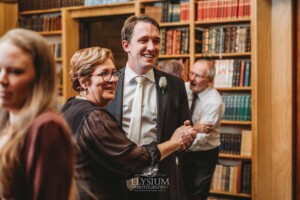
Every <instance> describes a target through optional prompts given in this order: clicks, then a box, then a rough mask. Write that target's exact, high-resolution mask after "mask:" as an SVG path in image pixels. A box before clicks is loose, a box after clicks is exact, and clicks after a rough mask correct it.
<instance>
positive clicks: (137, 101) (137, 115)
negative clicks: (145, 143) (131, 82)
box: [128, 76, 145, 146]
mask: <svg viewBox="0 0 300 200" xmlns="http://www.w3.org/2000/svg"><path fill="white" fill-rule="evenodd" d="M135 81H136V82H137V88H136V90H135V93H134V98H133V103H132V110H131V120H130V128H129V133H128V138H129V139H130V140H131V141H133V142H134V143H136V145H137V146H140V136H141V118H142V102H143V83H144V81H145V77H142V76H137V77H135Z"/></svg>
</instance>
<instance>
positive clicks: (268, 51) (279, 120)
mask: <svg viewBox="0 0 300 200" xmlns="http://www.w3.org/2000/svg"><path fill="white" fill-rule="evenodd" d="M292 3H293V2H292V0H256V4H257V6H256V9H257V10H256V12H255V14H256V32H257V34H256V44H257V48H256V50H257V51H256V52H254V54H256V55H255V56H256V61H257V67H256V68H257V79H256V81H257V84H256V85H257V89H256V90H257V128H256V129H257V137H256V142H257V143H256V144H257V151H256V152H257V153H256V157H257V159H256V161H257V162H256V169H257V176H256V177H257V180H256V189H257V191H256V192H255V194H254V197H255V199H257V200H260V199H272V200H290V199H292V180H293V175H292V160H293V159H292V144H293V141H292V139H293V137H292V136H293V131H294V130H293V118H292V117H293V80H292V77H293V76H292V71H293V64H292V46H293V44H292V43H293V42H292Z"/></svg>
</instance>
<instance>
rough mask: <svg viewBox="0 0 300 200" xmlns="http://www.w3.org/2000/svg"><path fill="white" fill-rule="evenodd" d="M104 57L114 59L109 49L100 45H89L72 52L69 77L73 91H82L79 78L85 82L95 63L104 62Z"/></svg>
mask: <svg viewBox="0 0 300 200" xmlns="http://www.w3.org/2000/svg"><path fill="white" fill-rule="evenodd" d="M106 59H111V60H112V61H113V63H114V62H115V61H114V58H113V54H112V52H111V50H109V49H106V48H101V47H90V48H85V49H80V50H78V51H76V52H75V53H74V55H73V56H72V58H71V61H70V66H71V67H70V77H71V81H72V87H73V89H74V90H75V91H77V92H80V91H83V90H84V88H82V86H81V85H80V79H82V80H83V82H86V81H88V80H89V78H90V77H91V74H92V73H93V72H94V70H95V68H96V66H97V65H100V64H102V63H103V62H105V60H106Z"/></svg>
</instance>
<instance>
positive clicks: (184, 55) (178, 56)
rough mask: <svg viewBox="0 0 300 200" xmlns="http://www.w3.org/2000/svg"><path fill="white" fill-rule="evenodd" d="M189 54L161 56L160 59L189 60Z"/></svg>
mask: <svg viewBox="0 0 300 200" xmlns="http://www.w3.org/2000/svg"><path fill="white" fill-rule="evenodd" d="M189 57H190V55H188V54H178V55H159V58H189Z"/></svg>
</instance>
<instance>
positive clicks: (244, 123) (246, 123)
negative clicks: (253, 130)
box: [221, 120, 252, 125]
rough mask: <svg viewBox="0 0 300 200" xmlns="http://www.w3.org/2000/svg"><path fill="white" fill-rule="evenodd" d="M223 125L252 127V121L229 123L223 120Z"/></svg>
mask: <svg viewBox="0 0 300 200" xmlns="http://www.w3.org/2000/svg"><path fill="white" fill-rule="evenodd" d="M221 124H228V125H251V124H252V122H251V121H229V120H222V121H221Z"/></svg>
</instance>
